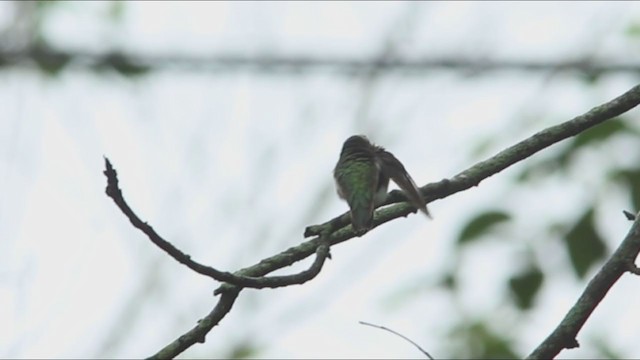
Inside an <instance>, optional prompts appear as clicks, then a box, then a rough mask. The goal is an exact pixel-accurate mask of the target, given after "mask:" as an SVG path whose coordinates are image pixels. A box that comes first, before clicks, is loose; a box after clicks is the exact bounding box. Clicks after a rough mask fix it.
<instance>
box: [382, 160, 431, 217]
mask: <svg viewBox="0 0 640 360" xmlns="http://www.w3.org/2000/svg"><path fill="white" fill-rule="evenodd" d="M376 159H377V161H378V163H379V164H380V168H381V170H382V171H383V172H384V173H385V174H386V175H387V176H388V177H389V178H391V180H393V182H395V183H396V184H398V186H399V187H400V188H401V189H402V190H403V191H404V192H405V194H407V198H408V199H409V201H411V203H412V204H413V206H415V207H416V208H417V209H420V211H422V212H423V213H424V214H425V215H427V216H428V217H429V218H431V214H429V210H427V203H426V202H425V201H424V198H423V197H422V195H420V190H418V186H416V183H415V182H414V181H413V179H412V178H411V176H410V175H409V173H408V172H407V170H406V169H405V168H404V165H402V163H401V162H400V160H398V159H397V158H396V157H395V156H394V155H393V154H392V153H390V152H388V151H386V150H384V149H382V148H379V149H378V150H377V151H376Z"/></svg>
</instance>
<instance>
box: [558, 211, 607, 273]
mask: <svg viewBox="0 0 640 360" xmlns="http://www.w3.org/2000/svg"><path fill="white" fill-rule="evenodd" d="M593 213H594V210H593V208H590V209H588V210H587V211H586V212H585V213H584V214H583V215H582V217H580V219H579V220H578V221H577V222H576V224H574V225H573V228H571V230H569V232H568V233H567V235H566V236H565V238H564V240H565V244H566V246H567V251H568V252H569V258H570V259H571V264H572V265H573V270H574V271H575V273H576V275H578V277H579V278H581V279H582V278H584V276H585V275H586V273H587V271H588V270H589V269H590V268H591V266H592V265H594V264H596V263H598V262H600V260H602V259H604V257H605V255H606V252H607V246H606V243H605V241H604V240H603V239H602V238H601V237H600V235H599V234H598V231H597V230H596V227H595V224H594V217H593Z"/></svg>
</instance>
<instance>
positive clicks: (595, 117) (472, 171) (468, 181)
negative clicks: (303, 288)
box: [304, 85, 640, 244]
mask: <svg viewBox="0 0 640 360" xmlns="http://www.w3.org/2000/svg"><path fill="white" fill-rule="evenodd" d="M638 104H640V85H637V86H634V87H633V88H631V89H630V90H629V91H627V92H626V93H624V94H622V95H620V96H619V97H617V98H615V99H613V100H611V101H609V102H607V103H604V104H602V105H600V106H597V107H594V108H593V109H591V110H590V111H588V112H587V113H585V114H583V115H580V116H577V117H575V118H573V119H571V120H569V121H566V122H564V123H562V124H559V125H556V126H552V127H549V128H547V129H544V130H542V131H540V132H538V133H535V134H533V136H531V137H529V138H527V139H525V140H523V141H521V142H519V143H517V144H515V145H513V146H511V147H509V148H507V149H505V150H503V151H501V152H499V153H498V154H496V155H494V156H492V157H491V158H489V159H487V160H484V161H481V162H479V163H477V164H475V165H473V166H472V167H470V168H468V169H467V170H464V171H463V172H461V173H459V174H458V175H456V176H454V177H453V178H451V179H444V180H441V181H439V182H436V183H431V184H427V185H425V186H423V187H421V188H420V190H421V192H422V195H423V196H424V197H425V198H426V199H427V202H431V201H433V200H436V199H443V198H445V197H447V196H449V195H452V194H455V193H457V192H460V191H463V190H467V189H469V188H471V187H473V186H478V184H480V182H481V181H482V180H484V179H486V178H488V177H490V176H493V175H495V174H497V173H499V172H500V171H502V170H504V169H506V168H507V167H509V166H511V165H513V164H515V163H517V162H518V161H521V160H523V159H526V158H527V157H529V156H531V155H533V154H535V153H537V152H538V151H540V150H542V149H545V148H547V147H549V146H551V145H553V144H555V143H557V142H560V141H561V140H564V139H567V138H569V137H571V136H574V135H577V134H579V133H580V132H582V131H584V130H587V129H589V128H591V127H593V126H595V125H598V124H600V123H602V122H604V121H606V120H609V119H611V118H613V117H615V116H618V115H620V114H622V113H625V112H627V111H629V110H631V109H633V108H634V107H636V106H637V105H638ZM406 200H407V199H406V197H405V196H404V195H403V193H402V192H401V191H398V190H394V191H392V192H391V193H389V196H387V200H386V201H385V202H384V203H383V204H382V205H387V204H392V203H398V202H401V201H406ZM412 212H416V210H415V208H414V207H413V206H411V205H409V204H406V203H402V204H396V205H394V206H390V207H387V208H383V209H379V210H378V211H377V212H376V214H375V217H374V227H376V226H378V225H380V224H383V223H385V222H387V221H391V220H393V219H396V218H398V217H403V216H407V215H409V214H410V213H412ZM349 224H350V220H349V213H348V212H347V213H344V214H342V215H340V216H338V217H336V218H334V219H332V220H330V221H328V222H326V223H324V224H321V225H312V226H308V227H307V228H306V229H305V232H304V236H305V237H310V236H314V235H318V234H320V232H321V231H323V230H324V229H325V228H328V227H331V228H341V227H345V226H347V225H349ZM349 229H350V228H349ZM337 242H340V241H332V244H336V243H337Z"/></svg>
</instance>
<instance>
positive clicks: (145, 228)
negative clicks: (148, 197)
mask: <svg viewBox="0 0 640 360" xmlns="http://www.w3.org/2000/svg"><path fill="white" fill-rule="evenodd" d="M104 161H105V171H104V174H105V176H106V177H107V188H106V193H107V195H108V196H109V197H110V198H112V199H113V201H114V202H115V203H116V205H118V207H119V208H120V210H121V211H122V212H123V213H124V214H125V215H126V216H127V218H129V221H131V224H133V226H134V227H135V228H137V229H139V230H140V231H142V232H143V233H145V234H146V235H147V237H148V238H149V239H150V240H151V241H152V242H153V243H154V244H155V245H157V246H158V247H159V248H161V249H162V250H164V251H165V252H166V253H167V254H169V256H171V257H172V258H174V259H175V260H177V261H178V262H179V263H181V264H183V265H185V266H187V267H188V268H189V269H191V270H193V271H195V272H197V273H199V274H201V275H205V276H208V277H211V278H213V279H214V280H218V281H220V282H227V283H231V284H233V285H237V286H239V287H249V288H256V289H261V288H277V287H283V286H289V285H294V284H303V283H305V282H307V281H309V280H311V279H313V278H314V277H315V276H316V275H318V273H319V272H320V270H321V269H322V266H323V265H324V261H325V259H326V258H327V256H328V255H329V244H328V243H326V242H325V243H319V244H318V246H317V248H316V260H315V261H314V262H313V264H312V265H311V267H310V268H309V269H308V270H305V271H302V272H300V273H298V274H293V275H284V276H270V277H251V276H242V275H234V274H232V273H230V272H226V271H220V270H216V269H214V268H212V267H210V266H206V265H202V264H200V263H198V262H196V261H193V260H191V256H189V255H187V254H185V253H183V252H182V251H180V250H179V249H178V248H176V247H175V246H173V245H172V244H171V243H170V242H168V241H166V240H165V239H163V238H162V237H161V236H160V235H158V233H156V231H155V230H153V228H152V227H151V226H150V225H149V224H147V223H146V222H143V221H142V220H140V218H139V217H138V216H137V215H136V214H135V213H134V212H133V210H131V208H130V207H129V205H128V204H127V202H126V201H125V199H124V197H123V196H122V190H120V188H119V186H118V175H117V172H116V170H115V169H114V168H113V166H112V165H111V162H110V161H109V159H107V158H106V157H105V158H104Z"/></svg>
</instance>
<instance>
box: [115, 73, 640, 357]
mask: <svg viewBox="0 0 640 360" xmlns="http://www.w3.org/2000/svg"><path fill="white" fill-rule="evenodd" d="M638 104H640V85H639V86H635V87H633V88H632V89H630V90H629V91H627V92H626V93H624V94H623V95H621V96H619V97H617V98H615V99H613V100H611V101H609V102H607V103H605V104H603V105H600V106H597V107H595V108H593V109H591V110H590V111H589V112H587V113H585V114H583V115H580V116H578V117H576V118H574V119H572V120H569V121H567V122H564V123H562V124H559V125H556V126H552V127H550V128H547V129H545V130H542V131H540V132H538V133H536V134H534V135H533V136H531V137H529V138H527V139H525V140H523V141H521V142H519V143H517V144H515V145H513V146H511V147H509V148H507V149H505V150H503V151H501V152H499V153H498V154H496V155H495V156H493V157H491V158H489V159H487V160H484V161H481V162H479V163H477V164H475V165H473V166H472V167H470V168H469V169H467V170H465V171H463V172H461V173H459V174H458V175H456V176H454V177H453V178H451V179H444V180H441V181H439V182H437V183H431V184H427V185H425V186H423V187H421V188H420V191H421V193H422V195H423V196H424V197H425V199H426V200H427V202H429V201H433V200H435V199H442V198H445V197H447V196H449V195H452V194H455V193H457V192H460V191H463V190H466V189H469V188H471V187H473V186H477V185H478V184H479V183H480V182H481V181H482V180H484V179H486V178H488V177H490V176H492V175H494V174H497V173H498V172H500V171H502V170H504V169H506V168H507V167H509V166H511V165H513V164H515V163H517V162H518V161H521V160H523V159H525V158H527V157H529V156H531V155H533V154H535V153H536V152H538V151H540V150H542V149H544V148H547V147H549V146H551V145H553V144H555V143H557V142H559V141H561V140H564V139H567V138H569V137H571V136H574V135H576V134H578V133H580V132H582V131H584V130H587V129H589V128H591V127H593V126H595V125H597V124H599V123H602V122H604V121H606V120H609V119H611V118H613V117H615V116H618V115H620V114H622V113H624V112H626V111H629V110H630V109H632V108H634V107H636V106H637V105H638ZM106 167H107V169H106V170H105V175H106V176H107V178H108V182H109V184H108V186H107V195H108V196H110V197H112V198H113V200H114V201H115V202H116V204H117V205H118V206H119V207H120V208H121V210H122V211H123V212H124V213H125V214H126V215H127V217H128V218H129V220H130V221H131V222H132V224H133V225H134V226H135V227H136V228H138V229H140V230H142V231H143V232H145V234H147V236H149V238H150V239H151V241H153V242H154V243H155V244H156V245H158V246H159V247H160V248H162V249H163V250H165V251H166V252H167V253H168V254H169V255H171V256H172V257H174V258H175V259H176V260H178V261H180V262H181V263H183V264H185V265H187V266H188V267H189V268H191V269H193V270H194V271H196V272H198V273H201V274H203V275H207V276H211V277H214V276H213V275H214V273H215V275H216V276H218V277H219V279H223V277H224V278H226V279H228V280H229V281H228V282H229V283H225V284H222V285H221V286H220V287H219V288H218V289H217V290H216V291H215V293H216V294H221V296H220V298H219V300H218V304H217V305H216V306H215V308H214V309H213V310H212V311H211V313H209V315H207V316H205V317H204V318H203V319H201V320H200V321H199V322H198V324H197V325H196V326H195V327H194V328H193V329H191V330H190V331H189V332H187V333H185V334H184V335H182V336H180V337H179V338H178V339H176V340H175V341H173V342H172V343H170V344H169V345H167V346H166V347H165V348H164V349H162V350H160V352H158V353H157V354H155V355H153V357H154V358H173V357H175V356H177V355H179V354H180V353H181V352H183V351H184V350H186V349H187V348H189V347H190V346H191V345H193V344H195V343H197V342H204V339H205V336H206V334H208V333H209V331H211V329H212V328H213V327H214V326H216V325H217V324H218V323H219V322H220V321H221V320H222V319H223V318H224V316H225V315H226V314H227V313H228V312H229V311H230V310H231V307H232V306H233V303H234V302H235V299H236V298H237V296H238V295H239V292H240V291H241V290H242V288H243V286H245V285H244V283H243V281H245V280H247V279H253V280H251V281H254V280H256V281H257V280H258V279H262V280H264V279H269V278H260V277H262V276H264V275H266V274H268V273H270V272H273V271H275V270H278V269H281V268H283V267H286V266H289V265H291V264H293V263H295V262H297V261H300V260H302V259H305V258H306V257H308V256H310V255H312V254H313V253H316V254H317V258H316V261H315V262H314V264H313V265H312V267H311V268H310V269H309V270H307V271H306V272H302V273H300V274H296V275H292V276H293V277H295V276H300V277H302V278H303V280H308V279H311V278H313V276H315V274H317V272H319V271H320V269H321V266H322V263H323V262H324V259H325V258H326V257H327V256H328V252H329V247H330V246H331V245H335V244H338V243H341V242H343V241H346V240H348V239H350V238H353V237H354V236H356V234H355V233H354V232H353V228H352V227H351V225H350V224H349V214H348V213H345V214H342V215H340V216H338V217H336V218H334V219H332V220H329V221H327V222H325V223H323V224H320V225H314V226H309V227H307V228H306V230H305V236H306V237H309V236H317V237H315V238H313V239H311V240H308V241H305V242H303V243H301V244H300V245H297V246H293V247H291V248H289V249H287V250H285V251H283V252H282V253H280V254H277V255H274V256H271V257H268V258H265V259H263V260H262V261H260V262H259V263H257V264H255V265H253V266H249V267H246V268H244V269H241V270H239V271H236V272H235V273H233V274H228V273H224V272H219V271H217V270H215V269H214V270H215V271H212V270H211V269H212V268H210V267H207V266H204V265H201V264H197V263H195V262H194V261H192V260H191V259H190V257H189V256H188V255H186V254H184V253H182V252H180V251H179V250H178V249H176V248H175V247H174V246H173V245H171V244H169V243H168V242H166V241H165V240H164V239H162V238H160V237H159V236H158V235H157V234H155V232H154V231H153V229H152V228H151V227H150V226H149V225H147V224H146V223H144V222H142V221H141V220H140V219H139V218H138V217H137V216H135V214H133V212H132V211H131V209H129V207H128V206H127V205H126V203H125V202H124V200H123V199H122V194H121V191H120V189H119V188H118V186H117V177H116V176H115V170H113V168H112V167H111V165H110V163H109V162H108V161H106ZM404 201H406V198H405V197H404V195H403V194H402V193H401V192H399V191H392V192H391V193H390V194H389V196H387V200H386V201H385V203H384V205H387V204H393V205H390V206H387V207H384V208H381V209H378V210H377V211H376V213H375V216H374V221H373V223H374V225H373V227H374V228H375V227H377V226H379V225H381V224H384V223H386V222H388V221H391V220H393V219H397V218H399V217H405V216H407V215H409V214H410V213H412V212H415V211H416V210H415V208H414V207H413V206H411V205H409V204H408V203H406V202H404ZM398 202H401V203H398ZM639 226H640V225H638V222H636V223H634V226H633V227H632V231H631V232H630V234H633V236H631V235H630V236H629V237H628V239H625V241H624V242H623V245H621V247H620V248H619V249H618V250H617V251H616V252H615V253H614V255H613V256H612V259H611V260H609V261H608V262H607V264H605V266H604V267H603V269H602V270H601V271H600V272H599V273H598V274H597V275H596V277H595V278H594V280H592V281H591V283H590V284H589V286H588V287H587V289H586V290H585V293H584V294H583V296H582V297H581V298H580V300H579V303H580V304H579V306H578V305H577V306H576V307H574V309H572V311H570V313H569V314H568V315H567V318H565V320H563V323H561V326H559V328H558V329H556V331H554V333H552V334H551V335H550V336H549V338H547V339H546V340H545V341H544V342H543V343H542V344H541V345H540V346H539V347H538V348H537V349H536V350H535V351H534V352H533V353H532V354H531V355H530V357H531V358H549V357H551V356H555V354H557V352H559V351H560V350H562V349H563V348H570V347H572V346H577V341H576V340H575V336H576V334H577V332H578V331H579V330H580V328H581V326H582V325H583V324H584V322H585V321H586V319H587V318H588V316H589V314H590V313H591V311H593V308H595V306H596V305H597V304H598V302H599V301H600V299H601V298H602V297H603V296H604V295H605V294H606V291H607V290H608V289H609V288H610V287H611V286H612V285H613V283H615V281H616V280H617V279H618V278H619V277H620V275H621V274H622V273H624V272H625V271H634V270H633V269H635V265H633V261H634V259H635V257H636V256H637V254H638V249H640V245H639V244H640V240H638V238H639V237H640V236H638V232H639V231H640V230H638V228H639ZM301 274H304V275H301ZM214 278H216V277H214ZM278 278H280V277H271V279H272V280H269V281H273V282H277V281H280V280H278ZM290 279H292V278H291V277H290V278H289V280H290ZM276 280H277V281H276ZM222 281H227V280H222ZM253 285H255V284H253ZM246 286H247V287H249V285H246ZM591 297H594V299H596V301H595V302H593V299H591ZM598 297H599V298H598ZM581 301H582V302H581ZM585 302H586V304H588V306H587V307H582V306H583V305H584V304H585ZM589 306H590V307H591V308H589ZM567 324H569V325H567Z"/></svg>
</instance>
